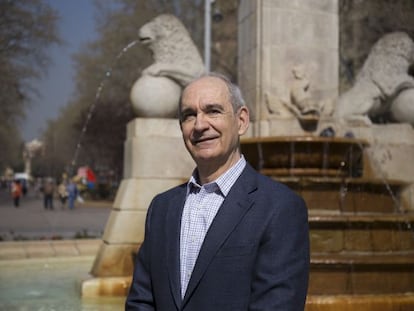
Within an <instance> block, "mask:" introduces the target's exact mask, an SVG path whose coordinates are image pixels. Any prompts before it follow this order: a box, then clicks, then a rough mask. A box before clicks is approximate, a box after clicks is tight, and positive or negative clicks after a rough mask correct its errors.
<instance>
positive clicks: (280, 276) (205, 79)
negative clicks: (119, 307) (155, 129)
mask: <svg viewBox="0 0 414 311" xmlns="http://www.w3.org/2000/svg"><path fill="white" fill-rule="evenodd" d="M179 122H180V128H181V132H182V137H183V140H184V143H185V146H186V148H187V150H188V152H189V153H190V154H191V156H192V158H193V159H194V161H195V163H196V168H195V170H194V171H193V174H192V176H191V177H190V179H189V181H188V182H187V183H185V184H182V185H180V186H177V187H175V188H172V189H170V190H168V191H166V192H164V193H162V194H159V195H157V196H155V198H154V199H153V200H152V202H151V204H150V206H149V208H148V212H147V219H146V225H145V237H144V241H143V243H142V245H141V247H140V249H139V252H138V254H137V256H136V257H135V263H134V265H135V266H134V273H133V280H132V283H131V287H130V290H129V294H128V296H127V299H126V304H125V310H130V311H131V310H157V311H171V310H182V311H207V310H208V311H211V310H230V309H231V310H245V311H247V310H273V311H282V310H283V311H286V310H303V309H304V305H305V299H306V294H307V286H308V277H309V230H308V216H307V208H306V205H305V202H304V201H303V199H302V198H301V197H300V196H298V195H297V194H296V193H294V192H293V191H292V190H290V189H289V188H288V187H287V186H285V185H283V184H281V183H279V182H276V181H274V180H272V179H271V178H268V177H266V176H263V175H261V174H260V173H259V172H257V171H256V170H254V169H253V167H252V166H250V165H249V164H248V163H247V162H246V160H245V158H244V157H243V155H242V154H241V151H240V142H239V141H240V136H241V135H243V134H245V133H246V131H247V129H248V126H249V110H248V108H247V107H246V105H245V104H244V100H243V98H242V96H241V93H240V90H239V88H238V87H237V86H236V85H234V84H232V83H231V82H230V81H229V80H228V79H227V78H226V77H224V76H222V75H219V74H216V73H210V74H208V75H205V76H202V77H200V78H198V79H196V80H195V81H193V82H191V83H190V84H188V85H187V86H186V87H185V88H184V90H183V93H182V96H181V99H180V107H179Z"/></svg>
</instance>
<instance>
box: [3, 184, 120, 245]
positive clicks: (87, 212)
mask: <svg viewBox="0 0 414 311" xmlns="http://www.w3.org/2000/svg"><path fill="white" fill-rule="evenodd" d="M0 191H1V192H0V240H3V241H12V240H14V241H15V240H33V239H36V240H39V239H74V238H101V237H102V234H103V231H104V229H105V225H106V222H107V220H108V217H109V214H110V212H111V208H112V202H93V201H91V202H85V203H83V204H80V203H77V205H76V207H75V209H74V210H69V209H68V208H64V209H62V208H61V206H60V202H58V200H57V199H55V200H54V210H45V209H44V208H43V200H42V198H39V197H36V196H35V195H34V194H33V193H30V192H29V193H28V194H27V196H26V197H23V198H22V199H21V203H20V207H18V208H15V207H14V206H13V202H12V200H11V198H10V196H9V195H8V194H7V193H6V192H5V190H4V189H2V190H0Z"/></svg>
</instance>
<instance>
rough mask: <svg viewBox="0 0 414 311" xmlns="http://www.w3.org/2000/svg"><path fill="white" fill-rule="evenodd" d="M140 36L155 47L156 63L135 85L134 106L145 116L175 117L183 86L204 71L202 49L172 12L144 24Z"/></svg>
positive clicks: (145, 42) (144, 71)
mask: <svg viewBox="0 0 414 311" xmlns="http://www.w3.org/2000/svg"><path fill="white" fill-rule="evenodd" d="M139 40H140V42H141V43H142V44H143V45H145V46H148V48H149V49H150V50H151V51H152V56H153V59H154V63H153V64H152V65H150V66H149V67H147V68H145V69H144V70H143V72H142V76H141V77H140V78H139V79H138V80H137V81H136V82H135V83H134V85H133V86H132V89H131V94H130V98H131V102H132V107H133V109H134V111H135V113H136V114H137V115H138V116H142V117H162V118H173V117H176V112H177V108H178V101H179V98H180V95H181V91H182V88H183V87H185V86H186V85H187V84H188V83H189V82H190V81H191V80H193V79H194V78H196V77H198V76H200V75H202V74H203V73H204V72H205V69H204V64H203V61H202V58H201V56H200V53H199V52H198V50H197V47H196V46H195V44H194V42H193V40H192V39H191V37H190V35H189V33H188V31H187V29H186V28H185V27H184V25H183V24H182V23H181V21H180V20H179V19H178V18H176V17H175V16H173V15H170V14H162V15H159V16H157V17H155V18H153V19H152V20H151V21H149V22H148V23H146V24H145V25H143V26H142V27H141V28H140V29H139Z"/></svg>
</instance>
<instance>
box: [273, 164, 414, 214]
mask: <svg viewBox="0 0 414 311" xmlns="http://www.w3.org/2000/svg"><path fill="white" fill-rule="evenodd" d="M267 175H268V176H270V177H271V178H273V179H275V180H278V181H280V182H283V183H285V184H287V185H288V186H289V187H290V188H292V189H293V190H295V191H296V192H297V193H299V194H300V195H301V196H302V197H303V198H304V200H305V201H306V203H307V205H308V208H309V209H310V210H312V209H318V210H331V211H340V212H354V213H357V212H376V213H395V212H397V211H403V210H407V209H408V207H407V206H404V202H401V200H400V196H401V192H402V191H403V190H404V189H405V187H407V186H408V183H406V182H402V181H398V180H387V182H384V181H383V180H381V179H374V178H365V177H364V178H362V177H361V178H341V177H306V176H302V177H295V176H285V177H277V176H275V175H272V174H271V172H268V174H267Z"/></svg>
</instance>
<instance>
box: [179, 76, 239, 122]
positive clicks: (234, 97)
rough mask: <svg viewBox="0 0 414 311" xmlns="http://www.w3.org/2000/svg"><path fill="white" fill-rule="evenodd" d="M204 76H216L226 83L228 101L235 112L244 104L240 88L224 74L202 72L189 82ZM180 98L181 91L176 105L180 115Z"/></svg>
mask: <svg viewBox="0 0 414 311" xmlns="http://www.w3.org/2000/svg"><path fill="white" fill-rule="evenodd" d="M204 77H212V78H217V79H220V80H221V81H223V82H224V83H225V84H226V86H227V89H228V90H229V96H230V103H231V105H232V107H233V110H234V112H235V113H236V112H237V111H238V110H239V108H241V107H244V106H246V102H245V100H244V98H243V95H242V93H241V91H240V88H239V87H238V86H237V85H236V84H234V83H233V82H231V80H230V79H229V78H228V77H227V76H225V75H223V74H221V73H218V72H209V73H205V74H202V75H200V76H198V77H197V78H195V79H193V80H192V81H191V82H190V83H189V84H191V83H192V82H194V81H196V80H199V79H201V78H204ZM187 85H188V84H187ZM184 89H185V88H184ZM181 100H182V93H181V97H180V103H179V107H178V115H180V110H181Z"/></svg>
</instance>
